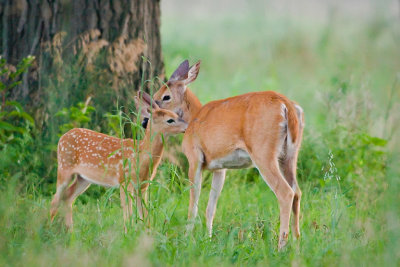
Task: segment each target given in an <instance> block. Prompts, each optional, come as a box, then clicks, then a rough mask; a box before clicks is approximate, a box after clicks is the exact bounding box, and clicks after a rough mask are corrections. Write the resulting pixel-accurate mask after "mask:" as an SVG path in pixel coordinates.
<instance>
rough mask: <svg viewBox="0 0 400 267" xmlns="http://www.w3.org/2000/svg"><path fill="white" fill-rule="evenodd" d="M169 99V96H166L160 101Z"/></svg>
mask: <svg viewBox="0 0 400 267" xmlns="http://www.w3.org/2000/svg"><path fill="white" fill-rule="evenodd" d="M170 99H171V97H170V96H169V95H166V96H164V97H163V99H162V100H163V101H168V100H170Z"/></svg>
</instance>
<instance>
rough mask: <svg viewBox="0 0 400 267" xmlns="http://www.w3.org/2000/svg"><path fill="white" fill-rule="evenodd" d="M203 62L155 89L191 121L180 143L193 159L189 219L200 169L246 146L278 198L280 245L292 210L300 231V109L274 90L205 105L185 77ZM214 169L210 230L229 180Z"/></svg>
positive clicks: (196, 196) (158, 97)
mask: <svg viewBox="0 0 400 267" xmlns="http://www.w3.org/2000/svg"><path fill="white" fill-rule="evenodd" d="M199 66H200V63H197V64H196V65H194V66H193V67H191V69H190V70H189V73H188V75H183V74H182V72H181V70H180V71H179V74H181V76H182V78H181V79H180V78H179V77H178V75H176V77H175V80H176V81H174V82H169V83H168V87H162V88H160V90H159V91H157V92H156V93H155V94H154V99H155V100H156V102H157V103H158V104H159V105H160V106H161V107H162V108H166V109H169V110H173V111H175V112H177V111H182V112H183V118H184V119H185V120H187V121H189V126H188V128H187V130H186V132H185V135H184V139H183V143H182V147H183V151H184V153H185V155H186V157H187V158H188V161H189V179H190V181H191V183H192V184H193V187H192V188H191V192H190V203H189V218H194V217H196V215H197V205H198V199H199V195H200V189H201V179H202V178H201V171H202V170H203V169H207V168H210V163H211V162H213V161H218V160H221V159H224V158H226V157H229V156H230V155H235V152H237V151H244V153H248V155H249V156H250V158H251V160H252V162H253V163H254V164H255V165H256V166H257V168H258V169H259V171H260V173H261V175H262V176H263V179H264V180H265V181H266V182H267V184H268V185H269V186H270V188H271V189H272V190H273V191H274V193H275V194H276V196H277V198H278V202H279V205H280V220H281V227H280V238H279V248H282V247H283V246H284V245H285V244H286V242H287V238H288V232H289V229H288V228H289V220H290V210H293V213H294V215H295V216H294V217H295V220H294V230H295V231H294V232H295V235H296V237H299V236H300V230H299V217H300V198H301V191H300V188H299V187H298V184H297V180H296V165H297V155H298V151H299V148H300V144H301V138H302V132H303V125H304V124H303V114H302V111H301V109H296V107H295V104H294V102H292V101H290V100H289V99H287V98H286V97H285V96H284V95H282V94H279V93H276V92H273V91H267V92H255V93H248V94H244V95H240V96H235V97H230V98H227V99H222V100H217V101H212V102H210V103H208V104H206V105H204V106H201V104H200V102H199V100H198V99H197V97H196V96H195V95H194V94H193V93H192V92H191V91H190V90H189V89H187V88H186V85H187V84H188V82H187V81H194V80H195V78H196V77H197V74H198V69H199ZM192 68H194V69H193V70H192ZM176 73H178V72H176ZM191 73H194V74H195V76H191ZM167 94H168V95H171V98H172V99H171V100H170V101H168V102H164V101H163V96H165V95H167ZM300 113H301V114H300ZM289 137H290V138H289ZM212 170H213V171H214V177H213V183H212V184H213V185H212V186H213V188H212V189H211V191H210V199H209V204H208V206H207V212H206V217H207V226H208V228H209V234H210V235H211V230H212V221H213V217H214V214H215V209H216V202H217V200H218V196H219V193H220V192H221V190H222V187H223V182H224V180H225V172H224V170H223V169H220V170H218V169H212Z"/></svg>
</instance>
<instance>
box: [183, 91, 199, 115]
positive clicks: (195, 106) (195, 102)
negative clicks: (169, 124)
mask: <svg viewBox="0 0 400 267" xmlns="http://www.w3.org/2000/svg"><path fill="white" fill-rule="evenodd" d="M184 101H185V103H186V109H187V113H186V114H188V117H187V118H184V119H185V120H186V121H187V122H190V121H191V120H192V119H193V117H194V116H195V115H196V114H197V112H199V110H200V109H201V107H202V105H201V103H200V100H199V99H198V98H197V96H196V95H195V94H193V92H192V91H190V89H189V88H187V89H186V91H185V95H184Z"/></svg>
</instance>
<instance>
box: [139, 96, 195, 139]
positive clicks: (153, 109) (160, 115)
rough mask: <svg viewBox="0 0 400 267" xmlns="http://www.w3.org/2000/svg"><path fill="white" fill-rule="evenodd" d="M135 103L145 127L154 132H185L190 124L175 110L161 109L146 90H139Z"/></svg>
mask: <svg viewBox="0 0 400 267" xmlns="http://www.w3.org/2000/svg"><path fill="white" fill-rule="evenodd" d="M135 104H136V110H137V111H138V113H139V112H140V113H139V114H140V117H141V121H142V125H143V127H145V128H150V129H151V130H152V131H153V132H157V133H163V134H178V133H183V132H185V130H186V128H187V126H188V124H187V123H186V122H185V121H184V120H182V119H181V118H180V117H179V116H178V115H177V114H176V113H175V112H172V111H170V110H166V109H161V108H160V107H159V106H158V105H157V103H156V102H155V101H154V100H152V99H151V96H150V95H148V94H147V93H145V92H140V93H139V92H138V95H137V96H135Z"/></svg>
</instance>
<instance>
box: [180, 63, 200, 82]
mask: <svg viewBox="0 0 400 267" xmlns="http://www.w3.org/2000/svg"><path fill="white" fill-rule="evenodd" d="M200 64H201V61H200V60H199V61H197V63H196V64H194V65H193V66H191V67H190V69H189V71H188V75H187V78H186V79H185V81H184V82H185V85H187V84H189V83H191V82H194V81H195V80H196V78H197V75H199V71H200Z"/></svg>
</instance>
